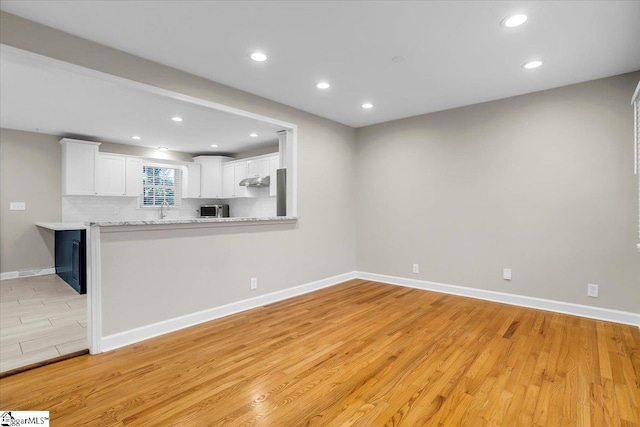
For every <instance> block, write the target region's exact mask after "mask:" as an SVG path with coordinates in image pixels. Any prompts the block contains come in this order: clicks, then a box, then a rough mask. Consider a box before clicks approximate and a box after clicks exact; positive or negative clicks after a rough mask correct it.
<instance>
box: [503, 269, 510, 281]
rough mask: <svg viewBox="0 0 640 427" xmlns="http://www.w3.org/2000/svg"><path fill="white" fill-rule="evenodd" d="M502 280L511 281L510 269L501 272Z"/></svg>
mask: <svg viewBox="0 0 640 427" xmlns="http://www.w3.org/2000/svg"><path fill="white" fill-rule="evenodd" d="M502 278H503V279H504V280H511V269H510V268H505V269H503V270H502Z"/></svg>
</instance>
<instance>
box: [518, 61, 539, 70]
mask: <svg viewBox="0 0 640 427" xmlns="http://www.w3.org/2000/svg"><path fill="white" fill-rule="evenodd" d="M541 65H542V60H541V59H534V60H533V61H529V62H525V63H524V64H522V68H526V69H527V70H533V69H534V68H538V67H539V66H541Z"/></svg>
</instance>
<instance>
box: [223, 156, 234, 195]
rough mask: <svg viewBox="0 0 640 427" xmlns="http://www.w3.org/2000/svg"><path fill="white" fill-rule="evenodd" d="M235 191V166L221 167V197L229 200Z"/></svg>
mask: <svg viewBox="0 0 640 427" xmlns="http://www.w3.org/2000/svg"><path fill="white" fill-rule="evenodd" d="M234 189H235V166H234V165H233V163H232V164H227V165H224V166H223V167H222V197H223V198H224V199H231V198H232V197H233V196H234V191H233V190H234Z"/></svg>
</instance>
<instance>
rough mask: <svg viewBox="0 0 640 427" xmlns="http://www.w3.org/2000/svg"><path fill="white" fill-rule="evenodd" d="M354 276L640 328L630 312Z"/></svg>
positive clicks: (639, 321)
mask: <svg viewBox="0 0 640 427" xmlns="http://www.w3.org/2000/svg"><path fill="white" fill-rule="evenodd" d="M354 276H355V277H356V278H358V279H365V280H372V281H375V282H382V283H389V284H392V285H399V286H406V287H410V288H417V289H424V290H427V291H434V292H441V293H445V294H452V295H460V296H464V297H470V298H477V299H481V300H487V301H494V302H501V303H504V304H510V305H517V306H520V307H528V308H536V309H538V310H545V311H553V312H557V313H564V314H571V315H574V316H580V317H588V318H590V319H597V320H606V321H608V322H615V323H624V324H626V325H633V326H638V327H640V313H631V312H628V311H618V310H611V309H608V308H600V307H591V306H588V305H581V304H573V303H570V302H562V301H554V300H548V299H542V298H535V297H528V296H524V295H515V294H507V293H504V292H495V291H488V290H485V289H477V288H468V287H464V286H455V285H447V284H444V283H436V282H428V281H425V280H416V279H407V278H404V277H395V276H386V275H383V274H375V273H366V272H363V271H356V272H354Z"/></svg>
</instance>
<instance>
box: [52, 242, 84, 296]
mask: <svg viewBox="0 0 640 427" xmlns="http://www.w3.org/2000/svg"><path fill="white" fill-rule="evenodd" d="M85 241H86V231H85V230H63V231H56V240H55V242H56V249H55V250H56V252H55V258H56V274H57V275H58V276H60V278H62V280H64V281H65V282H67V283H68V284H69V285H70V286H71V287H72V288H73V289H75V290H76V292H78V293H79V294H86V293H87V251H86V246H85Z"/></svg>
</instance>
